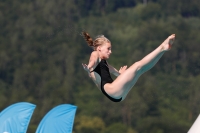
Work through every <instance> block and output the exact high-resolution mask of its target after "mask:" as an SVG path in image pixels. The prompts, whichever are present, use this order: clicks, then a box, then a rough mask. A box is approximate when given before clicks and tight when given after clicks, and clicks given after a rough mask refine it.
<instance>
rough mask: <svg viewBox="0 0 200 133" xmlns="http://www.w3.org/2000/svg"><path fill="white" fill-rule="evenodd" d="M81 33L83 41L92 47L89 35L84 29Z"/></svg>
mask: <svg viewBox="0 0 200 133" xmlns="http://www.w3.org/2000/svg"><path fill="white" fill-rule="evenodd" d="M82 35H83V38H84V39H85V41H86V42H87V44H88V46H90V47H94V44H93V40H92V38H91V37H90V35H89V34H88V33H87V32H85V31H83V32H82Z"/></svg>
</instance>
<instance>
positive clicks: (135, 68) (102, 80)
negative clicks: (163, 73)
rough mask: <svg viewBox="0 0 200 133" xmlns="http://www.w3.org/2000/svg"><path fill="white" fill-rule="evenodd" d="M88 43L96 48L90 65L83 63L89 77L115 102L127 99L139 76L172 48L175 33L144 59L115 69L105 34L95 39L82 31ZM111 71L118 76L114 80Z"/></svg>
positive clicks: (109, 44) (91, 56)
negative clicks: (110, 58) (111, 62)
mask: <svg viewBox="0 0 200 133" xmlns="http://www.w3.org/2000/svg"><path fill="white" fill-rule="evenodd" d="M82 35H83V37H84V38H85V40H86V42H87V44H88V45H89V46H90V47H92V48H93V49H94V51H93V52H92V53H91V55H90V59H89V63H88V65H86V64H82V65H83V68H84V70H85V71H87V72H88V75H89V77H90V78H91V79H92V80H93V81H94V83H95V84H96V86H97V87H98V88H99V89H100V90H101V91H102V93H103V94H104V95H106V96H107V97H108V98H109V99H110V100H111V101H113V102H120V101H122V100H124V99H125V97H126V96H127V94H128V92H129V91H130V90H131V88H132V87H133V86H134V85H135V83H136V82H137V80H138V78H139V77H140V76H141V75H142V74H143V73H144V72H146V71H148V70H149V69H151V68H152V67H153V66H154V65H155V64H156V63H157V62H158V60H159V59H160V58H161V57H162V55H163V54H164V53H165V52H166V51H168V50H170V49H171V47H172V44H173V42H174V40H175V34H172V35H170V36H169V37H168V38H167V39H166V40H165V41H164V42H163V43H162V44H161V45H160V46H158V47H157V48H156V49H155V50H154V51H152V52H151V53H150V54H148V55H147V56H145V57H144V58H143V59H142V60H140V61H137V62H135V63H134V64H133V65H131V66H130V67H129V68H127V66H123V67H121V68H120V69H119V71H118V70H117V69H115V68H114V67H112V66H111V65H110V64H108V62H107V59H108V58H109V56H110V54H111V53H112V52H111V42H110V41H109V40H108V39H107V38H106V37H105V36H103V35H99V36H97V37H96V38H95V40H94V41H93V40H92V38H91V37H90V35H89V34H88V33H87V32H83V33H82ZM110 73H112V74H114V75H115V76H117V78H116V79H115V80H114V81H113V79H112V78H111V76H110Z"/></svg>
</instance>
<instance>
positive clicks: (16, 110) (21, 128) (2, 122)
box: [0, 102, 36, 133]
mask: <svg viewBox="0 0 200 133" xmlns="http://www.w3.org/2000/svg"><path fill="white" fill-rule="evenodd" d="M35 107H36V106H35V105H34V104H31V103H27V102H20V103H16V104H13V105H10V106H9V107H7V108H6V109H4V110H3V111H2V112H1V113H0V133H26V130H27V127H28V124H29V122H30V118H31V116H32V114H33V111H34V109H35Z"/></svg>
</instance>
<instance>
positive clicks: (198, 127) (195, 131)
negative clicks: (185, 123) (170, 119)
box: [188, 115, 200, 133]
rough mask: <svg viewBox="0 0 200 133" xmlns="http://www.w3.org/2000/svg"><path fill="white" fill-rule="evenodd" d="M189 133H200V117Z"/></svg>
mask: <svg viewBox="0 0 200 133" xmlns="http://www.w3.org/2000/svg"><path fill="white" fill-rule="evenodd" d="M188 133H200V115H199V116H198V117H197V119H196V121H195V122H194V124H193V125H192V127H191V128H190V130H189V131H188Z"/></svg>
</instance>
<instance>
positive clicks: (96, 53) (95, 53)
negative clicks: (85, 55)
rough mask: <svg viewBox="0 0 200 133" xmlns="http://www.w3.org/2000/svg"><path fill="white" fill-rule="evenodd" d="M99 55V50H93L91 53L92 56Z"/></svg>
mask: <svg viewBox="0 0 200 133" xmlns="http://www.w3.org/2000/svg"><path fill="white" fill-rule="evenodd" d="M98 56H99V54H98V52H97V51H93V52H92V53H91V57H95V58H98Z"/></svg>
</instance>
